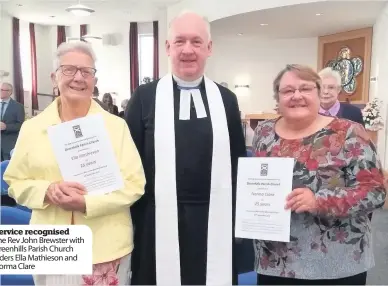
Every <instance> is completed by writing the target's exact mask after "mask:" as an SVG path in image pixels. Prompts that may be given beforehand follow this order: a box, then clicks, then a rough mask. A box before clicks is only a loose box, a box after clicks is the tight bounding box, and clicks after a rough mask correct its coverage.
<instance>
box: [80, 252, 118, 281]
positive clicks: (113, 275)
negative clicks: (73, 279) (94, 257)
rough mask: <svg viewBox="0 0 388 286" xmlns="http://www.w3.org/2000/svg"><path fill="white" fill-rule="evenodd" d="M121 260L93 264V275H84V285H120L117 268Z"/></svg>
mask: <svg viewBox="0 0 388 286" xmlns="http://www.w3.org/2000/svg"><path fill="white" fill-rule="evenodd" d="M119 262H120V260H119V259H118V260H115V261H111V262H107V263H100V264H95V265H93V274H92V275H83V276H82V279H83V282H84V283H83V285H101V286H107V285H119V279H118V277H117V268H118V266H119Z"/></svg>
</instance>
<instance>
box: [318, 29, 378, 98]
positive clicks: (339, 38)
mask: <svg viewBox="0 0 388 286" xmlns="http://www.w3.org/2000/svg"><path fill="white" fill-rule="evenodd" d="M372 33H373V29H372V28H365V29H360V30H354V31H349V32H343V33H338V34H334V35H328V36H322V37H319V39H318V70H321V69H323V68H324V67H326V66H327V64H328V62H329V61H330V60H334V59H336V58H338V56H339V55H338V54H339V52H340V51H341V49H342V48H344V47H348V48H349V49H350V50H351V54H350V58H354V57H360V58H361V60H362V62H363V69H362V71H361V73H360V74H359V75H358V76H357V77H356V78H355V79H356V83H357V88H356V91H355V92H354V93H353V94H348V93H346V92H344V91H342V92H341V94H340V97H339V99H340V101H350V102H351V103H354V104H365V103H367V102H368V101H369V77H370V65H371V49H372Z"/></svg>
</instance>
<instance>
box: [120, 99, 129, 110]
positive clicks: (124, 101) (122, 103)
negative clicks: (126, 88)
mask: <svg viewBox="0 0 388 286" xmlns="http://www.w3.org/2000/svg"><path fill="white" fill-rule="evenodd" d="M128 101H129V99H124V100H123V101H122V102H121V108H122V109H125V108H126V107H127V104H128Z"/></svg>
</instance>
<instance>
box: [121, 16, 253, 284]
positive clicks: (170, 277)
mask: <svg viewBox="0 0 388 286" xmlns="http://www.w3.org/2000/svg"><path fill="white" fill-rule="evenodd" d="M178 18H179V20H182V21H185V23H186V27H184V29H186V30H187V29H190V32H191V33H188V34H190V35H193V36H192V37H195V38H200V37H201V36H203V35H202V34H201V32H202V31H199V28H198V27H200V26H201V25H204V23H202V22H203V19H202V18H200V17H198V16H197V15H195V14H192V13H187V14H182V15H181V16H179V17H178ZM178 18H177V19H178ZM177 19H176V20H175V21H176V22H179V21H178V20H177ZM190 21H192V22H194V25H193V26H190V27H188V24H187V23H189V22H190ZM201 21H202V22H201ZM175 25H176V26H175V27H176V28H175V30H174V31H173V32H172V33H170V37H174V36H173V35H175V36H176V37H180V38H185V37H187V39H186V40H185V41H187V45H188V46H187V47H185V48H184V49H183V50H182V49H180V50H179V48H178V50H179V51H180V53H179V54H178V56H177V54H175V55H174V54H173V53H171V54H170V57H171V58H173V59H174V56H175V59H177V58H179V57H182V58H184V59H186V58H190V59H192V58H193V59H194V56H192V55H193V54H196V58H199V57H200V53H201V51H198V49H197V46H195V41H193V40H191V39H190V37H191V36H186V35H185V32H188V31H186V30H183V31H179V32H181V34H179V32H178V31H177V30H179V29H178V28H177V27H180V28H181V27H182V25H179V23H175ZM177 34H178V35H177ZM197 34H198V35H199V36H196V35H197ZM182 35H183V36H182ZM203 37H205V36H203ZM171 41H172V40H171ZM182 41H183V40H182ZM190 43H194V47H191V46H190V45H191V44H190ZM178 46H179V45H178ZM197 60H198V59H197ZM183 66H185V64H183ZM186 67H187V68H186V69H183V70H187V71H188V72H187V73H189V71H190V70H191V65H189V64H187V65H186ZM172 71H173V72H172V74H167V75H166V76H164V77H163V78H161V79H160V80H157V81H153V82H151V83H148V84H145V85H141V86H139V87H138V88H137V90H136V91H135V92H134V94H133V95H132V97H131V99H130V101H129V103H128V105H127V109H126V112H125V120H126V121H127V123H128V126H129V129H130V132H131V136H132V138H133V140H134V142H135V144H136V146H137V148H138V151H139V153H140V156H141V158H142V162H143V166H144V171H145V175H146V187H145V195H144V196H143V197H142V198H141V199H140V200H139V201H138V202H136V203H135V204H134V205H133V206H132V207H131V214H132V219H133V224H134V251H133V253H132V281H131V284H133V285H155V284H159V285H164V284H166V283H171V285H172V284H175V285H177V284H181V285H210V284H211V285H214V284H217V283H219V284H220V285H226V284H229V285H230V284H232V283H233V284H237V270H236V265H235V264H234V263H235V253H234V247H235V240H234V218H235V202H236V179H237V163H238V158H239V157H245V156H246V149H245V141H244V136H243V130H242V123H241V118H240V112H239V108H238V103H237V99H236V96H235V94H234V93H233V92H232V91H230V90H229V89H227V88H225V87H223V86H221V85H218V84H216V83H214V82H213V81H211V80H209V79H208V78H206V77H205V76H204V75H203V71H202V72H201V71H200V72H199V74H198V75H199V76H198V75H197V77H196V80H192V78H190V77H189V76H187V78H182V77H185V76H186V73H185V72H182V70H180V69H179V68H178V67H177V65H176V64H174V61H173V63H172ZM177 74H179V75H177ZM179 76H180V77H179ZM217 98H219V100H218V101H217ZM161 106H164V107H161ZM166 106H167V107H166ZM169 108H170V109H169ZM224 118H225V119H226V120H224ZM225 134H226V137H227V138H226V137H225ZM171 136H172V137H173V139H171V138H170V139H166V138H168V137H171ZM169 140H172V141H169ZM169 142H170V143H171V144H169ZM163 144H164V145H163ZM170 145H171V146H170ZM218 151H220V152H222V153H221V154H220V152H218ZM215 158H218V159H215ZM171 164H173V165H174V166H173V170H172V171H171ZM223 165H225V166H223ZM223 168H224V169H223ZM228 180H229V181H228ZM172 181H173V183H171V182H172ZM215 181H217V182H215ZM225 182H226V184H225ZM228 182H229V183H228ZM228 184H229V186H228ZM223 188H224V189H223ZM211 189H212V190H211ZM174 196H175V198H174ZM170 198H171V200H170ZM172 198H174V199H176V202H174V199H172ZM223 200H224V201H225V203H224V204H223ZM169 202H170V204H169ZM174 209H176V210H175V212H176V214H175V216H176V218H175V217H174ZM222 213H223V214H225V216H223V215H221V214H222ZM175 219H176V225H175V224H174V223H175V222H174V220H175ZM228 225H229V226H230V227H227V226H228ZM176 226H177V229H175V227H176ZM164 227H165V229H164ZM176 231H177V234H176V235H177V236H176V241H175V242H174V239H175V238H174V236H175V232H176ZM225 231H227V233H226V234H225ZM224 234H225V235H224ZM225 241H229V242H230V243H226V244H225V243H224V242H225ZM217 244H219V245H226V246H225V248H222V247H223V246H220V247H219V248H218V249H217ZM163 251H164V252H163ZM209 252H211V254H209ZM223 252H224V253H230V257H229V254H228V255H226V256H225V258H226V259H224V256H223V255H224V253H223ZM229 258H230V259H229ZM176 259H178V260H179V261H178V262H177V261H176ZM209 260H210V261H209ZM229 262H230V264H229ZM222 265H225V269H222V267H223V266H222ZM229 266H230V269H229ZM229 270H230V271H229ZM177 272H179V273H178V276H179V277H175V276H176V275H177ZM228 273H230V277H226V276H228V275H229V274H228ZM223 275H224V276H225V277H223ZM176 278H177V279H176Z"/></svg>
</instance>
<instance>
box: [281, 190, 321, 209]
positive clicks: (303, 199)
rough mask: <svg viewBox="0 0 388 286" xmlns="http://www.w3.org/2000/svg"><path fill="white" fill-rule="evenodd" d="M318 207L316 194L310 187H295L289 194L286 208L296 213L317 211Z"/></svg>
mask: <svg viewBox="0 0 388 286" xmlns="http://www.w3.org/2000/svg"><path fill="white" fill-rule="evenodd" d="M317 207H318V206H317V199H316V198H315V194H314V193H313V192H312V191H311V190H310V189H308V188H297V189H294V190H293V191H292V192H291V194H289V195H288V196H287V203H286V209H291V210H292V211H295V212H296V213H302V212H309V213H316V211H317Z"/></svg>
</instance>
